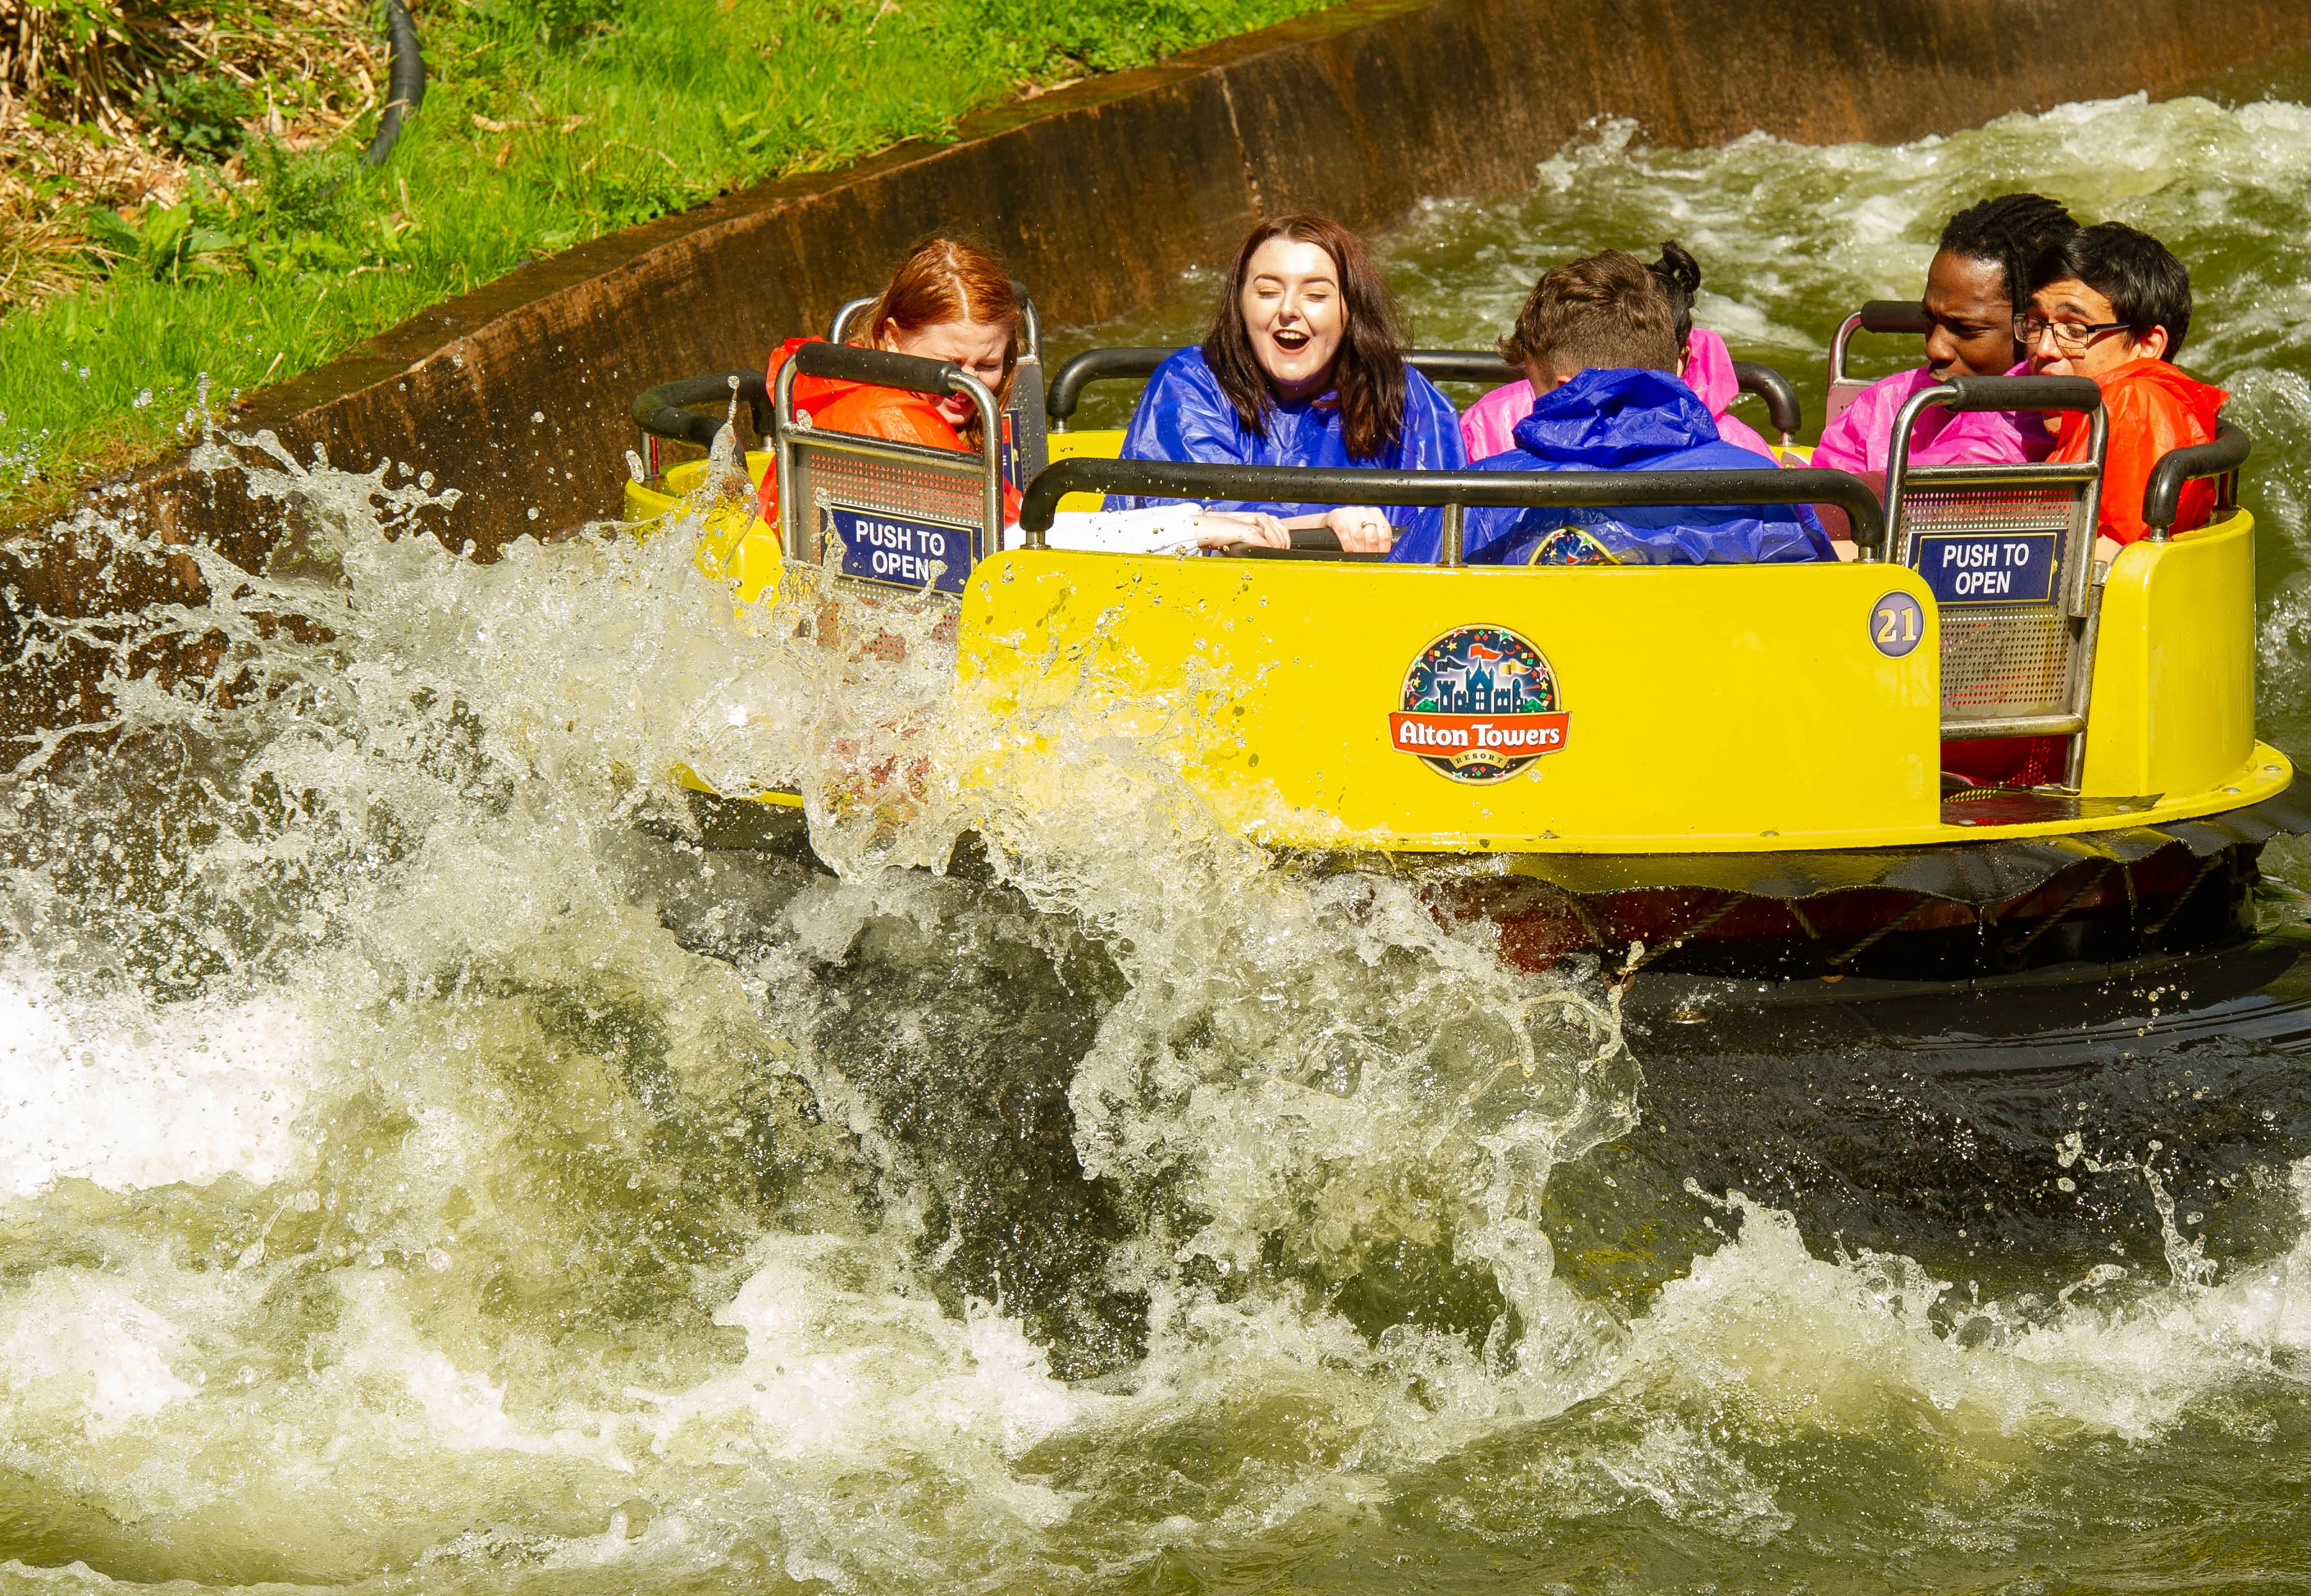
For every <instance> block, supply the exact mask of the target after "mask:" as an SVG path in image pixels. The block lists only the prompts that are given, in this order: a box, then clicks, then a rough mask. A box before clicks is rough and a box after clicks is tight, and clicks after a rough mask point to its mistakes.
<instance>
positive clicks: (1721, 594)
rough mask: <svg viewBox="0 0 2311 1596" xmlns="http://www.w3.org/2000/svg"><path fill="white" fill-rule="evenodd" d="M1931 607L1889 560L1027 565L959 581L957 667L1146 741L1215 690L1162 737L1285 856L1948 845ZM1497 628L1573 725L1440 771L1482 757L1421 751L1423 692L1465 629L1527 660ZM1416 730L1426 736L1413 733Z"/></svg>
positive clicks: (1090, 557)
mask: <svg viewBox="0 0 2311 1596" xmlns="http://www.w3.org/2000/svg"><path fill="white" fill-rule="evenodd" d="M1893 593H1899V594H1905V595H1907V596H1908V597H1911V598H1912V599H1913V600H1914V601H1915V602H1916V604H1917V606H1918V613H1921V614H1923V615H1925V616H1926V617H1927V626H1926V630H1925V634H1924V635H1923V637H1921V638H1919V639H1918V640H1917V641H1916V643H1915V646H1914V647H1913V648H1912V649H1911V650H1910V651H1909V652H1908V653H1906V654H1905V656H1904V657H1902V658H1889V657H1888V656H1887V655H1886V654H1884V653H1881V652H1880V651H1879V650H1878V649H1877V648H1876V647H1875V646H1873V644H1872V643H1871V628H1872V625H1873V621H1872V617H1873V615H1875V614H1876V612H1877V611H1878V610H1879V607H1880V606H1879V600H1880V599H1881V598H1883V597H1887V596H1888V594H1893ZM1485 629H1491V630H1485ZM1496 632H1506V633H1509V634H1513V639H1514V640H1522V642H1523V643H1524V644H1529V645H1530V649H1531V650H1534V651H1536V652H1537V654H1538V656H1539V660H1540V664H1539V667H1538V669H1536V670H1535V671H1533V672H1532V673H1531V678H1532V679H1535V680H1538V679H1539V676H1543V675H1546V676H1548V678H1550V681H1551V692H1550V702H1552V704H1553V706H1554V708H1555V709H1556V710H1557V711H1561V713H1562V714H1563V716H1564V720H1563V722H1562V724H1561V726H1560V727H1558V728H1557V734H1558V735H1557V746H1549V747H1548V748H1547V749H1546V751H1544V752H1541V753H1539V754H1535V755H1533V756H1531V757H1530V759H1529V760H1527V761H1525V762H1524V763H1521V764H1515V763H1512V769H1511V771H1510V772H1508V773H1505V774H1501V775H1498V776H1497V777H1496V778H1495V779H1482V778H1486V777H1487V776H1489V775H1492V772H1490V771H1489V769H1488V768H1487V767H1485V766H1481V765H1480V766H1477V767H1473V768H1472V769H1471V771H1470V772H1469V774H1467V775H1463V774H1456V773H1448V772H1451V769H1452V767H1451V766H1450V765H1449V764H1448V763H1446V758H1467V757H1471V756H1470V755H1469V754H1461V753H1454V752H1451V751H1440V752H1441V753H1444V754H1445V755H1446V757H1444V758H1439V757H1433V756H1431V755H1430V754H1426V753H1425V752H1422V751H1408V749H1407V739H1409V738H1413V737H1417V736H1421V735H1432V734H1433V733H1432V732H1424V731H1423V729H1422V724H1421V723H1422V719H1423V718H1422V711H1421V710H1420V703H1421V702H1422V701H1420V700H1419V699H1418V697H1417V694H1414V695H1411V696H1409V697H1408V676H1409V675H1410V673H1411V669H1412V667H1413V666H1414V663H1415V661H1416V660H1417V659H1420V658H1423V656H1424V653H1425V652H1426V651H1427V650H1431V648H1432V645H1436V644H1438V643H1439V642H1440V640H1444V639H1447V638H1448V637H1452V636H1454V635H1456V634H1465V635H1464V636H1463V640H1462V641H1461V642H1459V643H1455V644H1454V645H1453V647H1454V648H1457V649H1460V650H1461V653H1462V654H1466V653H1467V652H1468V651H1469V650H1468V647H1467V640H1468V638H1476V639H1477V640H1478V641H1477V648H1478V650H1479V651H1481V652H1482V654H1483V655H1484V657H1485V658H1488V659H1491V660H1498V659H1500V658H1502V650H1506V651H1507V652H1508V653H1509V654H1510V655H1512V656H1513V655H1514V654H1516V653H1517V652H1518V646H1517V644H1516V642H1515V641H1511V640H1507V639H1504V638H1501V637H1499V636H1496V635H1495V633H1496ZM961 648H962V653H963V660H962V668H963V673H964V677H965V679H966V680H975V681H977V682H979V683H981V684H982V690H984V691H986V692H988V693H990V694H992V695H993V702H992V706H991V707H993V708H994V709H995V710H996V711H997V712H999V713H1001V712H1003V711H1005V710H1006V709H1007V708H1008V707H1009V706H1011V705H1013V704H1017V705H1021V706H1025V705H1028V704H1030V703H1033V704H1036V705H1038V706H1041V705H1044V704H1046V703H1048V702H1051V701H1052V699H1053V698H1054V697H1055V696H1064V695H1066V694H1068V693H1071V692H1075V691H1077V690H1078V685H1079V684H1086V683H1090V684H1097V685H1096V686H1094V688H1093V691H1094V692H1095V693H1103V696H1105V697H1108V698H1111V699H1112V701H1113V702H1112V704H1108V705H1101V706H1098V707H1097V708H1096V710H1094V711H1093V712H1094V713H1097V714H1099V715H1101V716H1102V717H1116V718H1124V719H1128V718H1129V717H1131V716H1132V715H1133V713H1134V711H1133V707H1132V701H1133V700H1134V699H1135V698H1137V699H1139V700H1141V701H1142V702H1144V703H1145V704H1146V705H1147V706H1148V707H1147V709H1146V710H1145V711H1141V716H1142V718H1143V719H1145V720H1147V723H1148V725H1149V726H1151V727H1153V726H1155V725H1156V724H1159V723H1160V722H1161V720H1162V718H1163V716H1164V712H1165V711H1167V710H1169V709H1172V708H1175V707H1186V706H1178V705H1176V704H1167V703H1166V702H1164V700H1165V697H1166V694H1165V689H1166V687H1167V685H1172V684H1178V683H1182V682H1187V683H1193V684H1198V685H1197V686H1196V687H1195V688H1194V689H1193V704H1192V712H1191V714H1190V715H1189V716H1188V717H1186V718H1185V720H1186V724H1185V728H1184V731H1182V732H1175V733H1174V734H1173V735H1174V736H1175V737H1179V738H1181V739H1182V749H1183V750H1184V754H1183V757H1184V763H1185V768H1186V770H1187V772H1188V773H1189V776H1190V780H1191V781H1194V782H1195V783H1196V785H1198V786H1199V787H1200V788H1202V789H1203V790H1204V791H1205V792H1206V793H1207V795H1208V797H1209V798H1211V799H1212V800H1213V801H1214V802H1215V804H1216V805H1217V807H1218V808H1219V810H1220V812H1221V814H1222V815H1223V816H1224V818H1225V820H1226V821H1227V822H1228V824H1230V825H1231V827H1232V829H1234V830H1236V831H1238V832H1239V833H1243V834H1246V835H1251V836H1254V837H1257V838H1260V840H1262V841H1266V842H1274V843H1278V844H1283V845H1288V846H1306V847H1354V846H1358V845H1365V846H1382V847H1390V848H1411V849H1469V848H1481V849H1489V850H1527V849H1532V850H1573V849H1580V850H1614V851H1620V850H1636V851H1642V850H1669V851H1683V850H1695V849H1713V850H1749V849H1775V848H1794V847H1825V846H1833V845H1845V844H1849V843H1851V842H1853V841H1854V840H1855V839H1856V838H1857V837H1859V836H1872V835H1883V834H1887V833H1894V832H1910V833H1916V832H1920V831H1925V830H1932V829H1937V821H1938V816H1939V812H1940V811H1939V806H1940V777H1939V760H1938V747H1937V742H1938V722H1937V699H1938V692H1939V677H1938V672H1937V670H1936V667H1935V652H1934V650H1935V640H1934V635H1933V632H1932V598H1931V597H1929V596H1928V594H1927V592H1926V589H1925V588H1924V586H1923V584H1922V583H1920V582H1919V581H1918V580H1917V578H1916V577H1915V576H1914V574H1912V573H1910V572H1908V571H1899V570H1893V569H1889V568H1888V567H1885V566H1860V565H1808V566H1787V565H1784V566H1712V567H1691V566H1687V567H1573V568H1557V569H1550V570H1547V571H1532V570H1500V569H1484V568H1472V569H1468V570H1461V571H1446V570H1441V569H1437V568H1433V567H1417V566H1394V565H1382V564H1361V563H1344V562H1320V561H1269V560H1211V559H1176V558H1166V557H1160V556H1157V557H1149V556H1131V555H1103V554H1068V553H1060V552H1036V551H1026V550H1021V551H1013V552H1010V553H1007V554H1002V555H999V556H998V557H997V558H996V559H994V560H991V561H989V562H987V563H984V564H982V565H981V568H980V570H979V571H978V572H977V573H976V574H975V575H974V577H973V579H972V585H971V587H970V588H969V589H967V590H966V592H965V594H964V612H963V626H962V633H961ZM1456 658H1457V656H1456ZM1078 661H1082V662H1084V663H1086V664H1088V665H1089V666H1090V667H1092V668H1091V669H1090V671H1089V672H1087V673H1086V672H1083V671H1080V670H1079V669H1078V667H1077V662H1078ZM1453 668H1454V669H1456V670H1461V672H1462V679H1463V680H1464V681H1473V680H1474V679H1475V678H1474V677H1473V676H1469V675H1468V673H1467V670H1466V668H1465V667H1461V666H1459V665H1455V666H1454V667H1453ZM1488 691H1489V689H1488ZM1399 716H1409V717H1411V721H1412V722H1413V724H1408V726H1407V727H1406V728H1405V729H1404V730H1402V731H1400V728H1399V722H1398V721H1397V720H1395V719H1392V718H1393V717H1399ZM1429 719H1431V720H1435V721H1436V723H1437V724H1438V725H1442V726H1443V727H1444V728H1445V732H1446V733H1450V734H1452V735H1461V736H1475V737H1479V738H1481V737H1486V736H1497V735H1499V734H1498V732H1497V730H1494V731H1490V732H1487V731H1486V730H1483V729H1472V728H1480V727H1481V726H1482V725H1484V724H1485V723H1483V722H1481V721H1479V720H1471V719H1470V718H1469V717H1465V716H1461V717H1455V716H1452V715H1443V716H1432V717H1429ZM1525 719H1527V720H1532V721H1534V722H1535V723H1538V722H1539V721H1543V720H1547V719H1548V718H1547V717H1526V718H1525ZM1111 723H1112V722H1111ZM1179 724H1180V722H1178V721H1174V722H1173V725H1175V726H1177V725H1179ZM1456 728H1457V730H1456ZM1434 735H1443V734H1434ZM1538 735H1543V736H1545V735H1547V734H1546V733H1545V732H1542V733H1539V734H1538ZM1471 777H1474V778H1478V779H1471Z"/></svg>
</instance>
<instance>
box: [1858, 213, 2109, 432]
mask: <svg viewBox="0 0 2311 1596" xmlns="http://www.w3.org/2000/svg"><path fill="white" fill-rule="evenodd" d="M2078 230H2079V224H2078V223H2077V222H2073V221H2071V214H2070V213H2069V212H2068V211H2066V210H2064V209H2063V208H2062V206H2061V205H2056V204H2055V203H2054V201H2053V200H2051V199H2048V198H2046V197H2045V196H2043V195H2037V194H2001V195H2000V196H1997V197H1996V198H1995V199H1985V200H1984V201H1983V202H1982V203H1981V204H1979V205H1969V206H1968V207H1967V209H1965V210H1963V211H1960V212H1959V213H1958V214H1957V215H1955V216H1953V217H1951V218H1950V220H1949V226H1947V227H1945V228H1943V229H1942V237H1941V245H1940V248H1939V249H1936V250H1935V252H1934V258H1933V263H1932V265H1931V266H1928V267H1927V268H1926V292H1925V293H1924V295H1923V298H1922V300H1921V301H1920V303H1921V304H1922V305H1923V308H1924V310H1925V312H1926V315H1927V317H1928V318H1930V319H1931V320H1932V323H1933V328H1932V331H1930V332H1929V333H1927V335H1926V363H1925V364H1924V365H1923V366H1920V367H1919V368H1917V369H1916V370H1915V371H1898V372H1897V373H1895V374H1894V375H1893V376H1891V377H1888V378H1885V379H1881V380H1879V381H1877V382H1873V383H1871V385H1870V386H1869V387H1868V388H1864V389H1862V392H1861V393H1859V394H1857V395H1855V396H1854V399H1853V404H1852V405H1851V406H1848V407H1847V409H1846V412H1845V414H1843V415H1841V416H1839V417H1838V418H1837V419H1836V421H1834V422H1832V423H1830V424H1829V425H1828V426H1827V427H1825V428H1823V429H1822V434H1821V442H1820V444H1819V445H1818V446H1817V447H1816V448H1815V449H1814V451H1813V463H1814V464H1815V465H1816V466H1819V467H1827V468H1828V469H1831V470H1836V471H1852V472H1854V473H1856V474H1864V473H1876V474H1878V475H1879V476H1880V477H1881V478H1882V476H1883V475H1884V473H1885V470H1886V458H1887V456H1888V454H1889V453H1890V452H1891V451H1892V448H1893V440H1894V422H1895V419H1896V417H1897V416H1898V415H1899V414H1901V410H1902V406H1904V405H1905V404H1906V403H1908V402H1909V399H1910V397H1911V396H1912V395H1914V394H1916V393H1918V392H1920V391H1921V390H1923V389H1925V388H1932V387H1935V386H1936V385H1937V384H1940V383H1942V382H1946V381H1948V380H1949V379H1951V378H1953V377H2007V376H2019V375H2022V374H2024V373H2026V372H2027V371H2028V369H2029V368H2028V364H2027V362H2025V361H2024V353H2025V352H2024V350H2023V349H2022V347H2021V345H2020V344H2017V343H2016V342H2015V341H2014V318H2015V317H2016V316H2017V315H2018V314H2019V313H2021V312H2022V311H2025V310H2028V308H2029V304H2030V271H2031V268H2032V266H2035V265H2036V263H2037V261H2038V258H2039V257H2041V256H2042V255H2044V254H2045V252H2046V251H2047V250H2048V249H2051V248H2053V247H2054V246H2056V245H2058V244H2060V243H2062V241H2063V240H2066V239H2068V238H2069V237H2070V236H2071V234H2073V233H2075V232H2077V231H2078ZM2053 450H2054V434H2053V433H2052V432H2049V431H2048V430H2047V428H2046V424H2045V422H2044V421H2043V420H2041V419H2040V418H2039V416H2038V415H2037V414H2036V413H2035V412H2030V411H2023V412H2009V411H1998V410H1976V411H1967V412H1959V411H1955V410H1947V409H1943V408H1941V407H1940V406H1934V407H1932V408H1929V409H1928V410H1927V411H1926V412H1925V413H1924V414H1923V415H1921V416H1920V417H1919V418H1918V422H1917V425H1916V428H1915V430H1914V431H1913V432H1911V434H1910V462H1911V464H1913V465H1916V466H1959V465H2004V464H2008V463H2010V462H2012V461H2016V460H2043V459H2045V458H2046V456H2047V455H2048V454H2050V453H2052V452H2053Z"/></svg>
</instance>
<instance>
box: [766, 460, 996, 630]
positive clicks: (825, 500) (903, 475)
mask: <svg viewBox="0 0 2311 1596" xmlns="http://www.w3.org/2000/svg"><path fill="white" fill-rule="evenodd" d="M791 447H792V449H793V462H794V487H795V498H796V501H797V502H798V504H807V505H809V506H810V507H811V511H810V513H811V514H812V516H813V518H814V519H815V523H816V526H817V530H818V536H819V537H820V538H821V539H823V540H832V541H833V542H834V543H837V544H839V545H842V547H841V549H840V550H839V551H837V560H838V563H839V564H840V565H841V567H842V572H843V574H844V575H846V576H849V577H851V578H854V579H857V580H863V581H871V582H877V583H880V584H882V585H885V586H888V587H897V588H909V589H921V588H923V587H925V586H926V585H929V586H931V587H934V588H936V589H939V590H942V591H946V592H959V591H960V590H961V589H962V586H963V583H964V580H966V579H968V578H969V576H970V574H971V570H972V566H974V565H975V564H977V563H979V561H980V560H981V558H982V557H983V556H984V555H985V554H986V553H987V552H988V549H987V547H986V545H987V541H988V539H987V528H986V505H987V498H986V480H987V479H986V473H985V468H984V467H983V465H982V464H981V460H980V458H979V457H978V456H976V455H963V454H955V453H953V452H951V451H948V450H945V449H919V448H915V447H912V446H910V445H906V444H901V443H894V442H892V441H890V440H885V439H879V438H876V439H868V438H857V439H854V438H850V437H849V436H847V435H845V434H842V433H839V432H805V431H803V430H801V429H798V430H797V431H796V432H795V433H794V434H793V435H792V438H791ZM883 529H887V532H888V536H889V539H890V541H891V542H892V545H893V546H892V547H890V548H888V549H883V550H881V551H880V553H881V554H882V555H883V556H885V558H882V559H880V560H879V561H878V557H877V554H878V551H877V549H876V548H872V547H868V546H867V544H868V540H869V539H871V538H873V537H875V536H877V535H878V533H880V532H881V531H883ZM929 529H936V530H937V532H941V533H945V534H946V535H948V536H947V537H946V539H944V540H942V542H941V545H940V546H939V547H938V548H937V550H936V551H935V552H920V553H919V552H918V550H917V548H916V546H915V545H920V543H922V542H923V541H924V540H925V539H926V538H927V537H928V536H929V535H930V533H929ZM817 546H818V547H819V549H820V551H821V554H822V557H824V553H825V551H826V544H825V542H824V541H822V542H821V543H820V544H819V545H817ZM878 565H879V566H887V569H881V568H878ZM933 567H936V568H937V569H933Z"/></svg>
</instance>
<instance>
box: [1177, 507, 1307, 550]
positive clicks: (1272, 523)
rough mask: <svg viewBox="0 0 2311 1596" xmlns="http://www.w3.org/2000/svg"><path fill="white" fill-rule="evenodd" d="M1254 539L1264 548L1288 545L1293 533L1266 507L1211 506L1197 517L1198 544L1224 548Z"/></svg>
mask: <svg viewBox="0 0 2311 1596" xmlns="http://www.w3.org/2000/svg"><path fill="white" fill-rule="evenodd" d="M1234 543H1252V544H1258V545H1260V547H1262V548H1270V549H1288V548H1290V547H1291V546H1292V534H1291V533H1290V532H1288V531H1286V529H1285V526H1284V523H1283V522H1282V521H1281V520H1279V519H1277V518H1276V517H1274V516H1272V515H1269V513H1268V512H1267V511H1265V510H1203V511H1201V512H1199V514H1198V515H1197V517H1196V546H1197V547H1198V548H1199V549H1224V548H1225V547H1227V546H1228V545H1230V544H1234Z"/></svg>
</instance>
